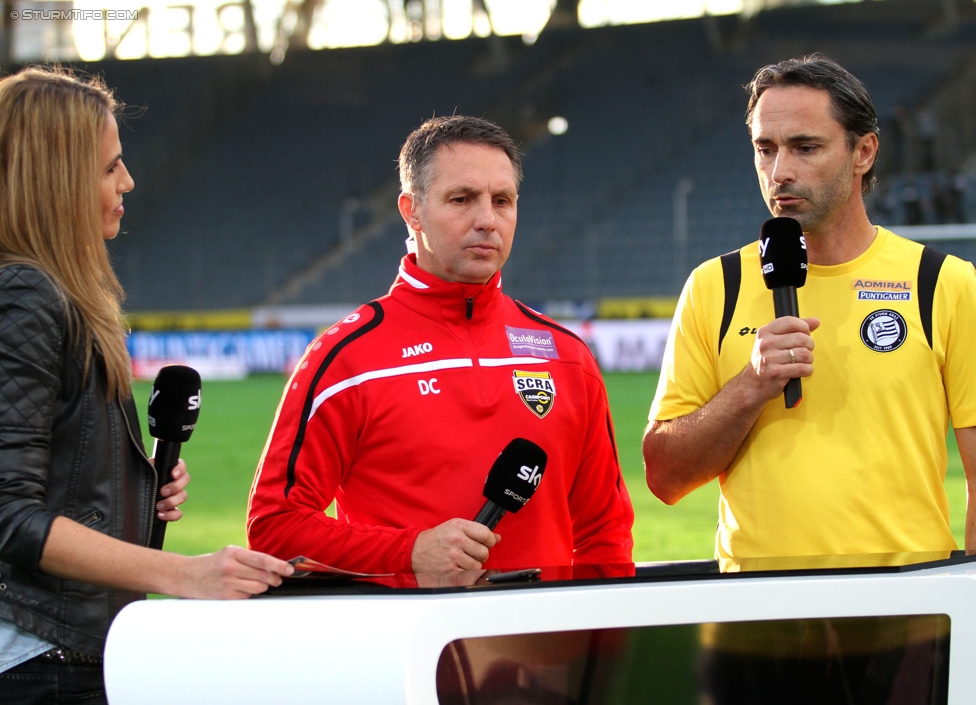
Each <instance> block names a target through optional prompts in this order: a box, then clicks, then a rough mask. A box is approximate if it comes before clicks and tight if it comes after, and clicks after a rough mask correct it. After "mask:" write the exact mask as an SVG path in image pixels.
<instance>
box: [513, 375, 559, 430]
mask: <svg viewBox="0 0 976 705" xmlns="http://www.w3.org/2000/svg"><path fill="white" fill-rule="evenodd" d="M512 383H513V384H514V385H515V393H516V394H518V395H519V397H520V398H521V399H522V401H523V402H525V405H526V406H527V407H529V411H531V412H532V413H533V414H535V415H536V416H538V417H539V418H540V419H541V418H543V417H544V416H545V415H546V414H548V413H549V412H550V411H552V406H553V404H554V403H555V402H556V381H555V380H554V379H553V378H552V375H551V374H549V373H548V372H526V371H523V370H515V371H514V372H513V373H512Z"/></svg>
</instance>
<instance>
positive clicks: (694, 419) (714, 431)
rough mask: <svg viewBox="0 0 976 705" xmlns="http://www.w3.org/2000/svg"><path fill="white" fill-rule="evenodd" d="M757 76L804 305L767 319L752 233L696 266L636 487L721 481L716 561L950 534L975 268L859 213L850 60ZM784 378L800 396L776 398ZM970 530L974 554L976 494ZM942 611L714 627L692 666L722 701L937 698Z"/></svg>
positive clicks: (857, 91) (867, 184) (859, 91)
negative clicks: (796, 385) (796, 249)
mask: <svg viewBox="0 0 976 705" xmlns="http://www.w3.org/2000/svg"><path fill="white" fill-rule="evenodd" d="M747 89H748V90H749V92H750V99H749V106H748V112H747V124H748V126H749V128H750V132H751V137H752V143H753V147H754V153H755V165H756V171H757V173H758V176H759V185H760V188H761V190H762V193H763V197H764V198H765V200H766V203H767V206H768V207H769V210H770V212H771V213H772V214H773V215H774V216H788V217H792V218H794V219H796V220H797V221H799V223H800V225H801V227H802V230H803V235H804V240H805V247H806V250H807V258H808V262H809V264H808V271H807V276H806V283H805V285H804V286H803V287H801V288H800V289H799V290H798V292H797V294H798V295H797V298H798V304H799V306H798V308H799V312H800V316H803V317H797V316H784V317H780V318H775V312H774V307H773V303H772V296H771V294H770V292H769V291H768V290H767V289H766V287H765V285H764V283H763V280H762V274H761V271H762V267H761V264H760V254H759V248H758V243H752V244H751V245H746V246H745V247H743V248H742V249H741V250H740V251H738V252H737V253H730V254H729V255H724V256H723V257H721V258H715V259H713V260H710V261H708V262H705V263H704V264H702V265H701V266H699V267H698V268H697V269H695V271H694V272H692V274H691V276H690V278H689V279H688V282H687V283H686V285H685V288H684V291H683V292H682V295H681V299H680V301H679V304H678V308H677V310H676V312H675V316H674V321H673V323H672V328H671V333H670V336H669V340H668V345H667V349H666V352H665V356H664V362H663V366H662V370H661V378H660V382H659V385H658V389H657V394H656V395H655V398H654V401H653V403H652V405H651V410H650V414H649V421H650V422H649V424H648V427H647V430H646V432H645V435H644V463H645V468H646V473H647V484H648V487H649V488H650V489H651V490H652V491H653V492H654V494H655V495H657V496H658V497H659V498H660V499H661V500H663V501H664V502H666V503H668V504H673V503H675V502H677V501H678V500H679V499H681V497H683V496H684V495H686V494H688V493H689V492H691V491H692V490H694V489H696V488H697V487H700V486H702V485H704V484H706V483H707V482H710V481H711V480H712V479H714V478H716V477H717V478H719V482H720V488H721V498H720V502H719V524H718V531H717V535H716V542H715V553H716V557H717V558H718V559H719V560H720V562H721V563H722V565H723V567H724V568H725V569H727V570H735V569H736V567H737V564H738V562H739V561H740V560H742V559H748V558H761V557H770V556H812V555H813V556H815V555H831V554H859V553H874V554H879V553H894V552H917V551H945V552H948V551H951V550H953V549H955V548H956V543H955V541H954V539H953V536H952V533H951V531H950V528H949V510H948V502H947V498H946V493H945V488H944V480H945V473H946V462H947V452H946V434H947V431H948V426H949V422H950V420H951V422H952V425H953V426H954V428H955V434H956V439H957V441H958V445H959V450H960V454H961V456H962V461H963V465H964V467H965V471H966V479H967V488H968V493H967V497H970V498H971V497H973V492H974V490H976V366H974V364H973V362H972V360H973V355H972V353H971V350H970V348H971V346H972V344H973V341H976V270H974V269H973V265H972V264H971V263H969V262H964V261H962V260H960V259H958V258H956V257H952V256H948V257H947V256H944V255H941V254H940V253H937V252H935V251H934V250H931V249H930V248H923V246H922V245H919V244H917V243H914V242H911V241H908V240H905V239H903V238H901V237H898V236H897V235H895V234H894V233H892V232H889V231H888V230H885V229H884V228H879V227H875V226H874V225H872V224H871V222H870V220H869V219H868V216H867V212H866V210H865V205H864V196H865V195H867V194H868V193H869V192H870V190H871V187H872V185H873V171H874V164H875V159H876V157H877V154H878V125H877V115H876V112H875V109H874V106H873V105H872V103H871V99H870V97H869V96H868V94H867V91H866V90H865V88H864V86H863V85H862V84H861V82H860V81H859V80H858V79H857V78H855V77H854V76H853V75H852V74H850V73H849V72H848V71H846V70H845V69H844V68H842V67H841V66H839V65H838V64H837V63H835V62H833V61H831V60H830V59H827V58H826V57H824V56H822V55H813V56H809V57H803V58H800V59H792V60H788V61H784V62H781V63H779V64H774V65H770V66H767V67H765V68H763V69H760V70H759V71H758V72H757V74H756V76H755V77H754V79H753V81H752V82H751V83H750V84H749V86H747ZM815 342H816V348H815V347H814V343H815ZM796 378H803V400H802V403H800V404H799V406H797V407H795V408H792V409H787V408H786V405H785V404H784V401H783V398H782V396H783V390H784V387H785V386H786V384H787V382H788V381H789V380H790V379H796ZM965 540H966V549H967V551H969V552H976V500H973V499H970V500H969V502H968V506H967V513H966V532H965ZM878 558H881V557H879V556H876V557H875V559H876V560H877V559H878ZM946 630H947V627H946V626H945V625H944V624H943V623H941V622H939V620H938V615H919V616H905V617H899V616H892V617H889V618H885V619H883V620H878V619H866V620H857V619H847V620H829V619H828V620H785V621H779V622H765V623H752V624H750V623H745V624H739V625H736V624H719V625H705V628H704V629H703V635H702V647H703V653H702V661H701V674H700V676H701V681H702V684H703V687H704V689H705V692H706V695H707V697H708V698H709V702H713V703H716V705H721V704H724V703H739V702H749V703H752V704H755V703H770V704H772V703H781V702H842V701H847V702H888V701H887V695H888V694H889V693H892V692H895V691H899V692H907V691H905V690H904V688H905V682H904V681H903V679H906V678H907V679H910V680H911V682H912V684H913V685H912V687H915V686H918V687H920V688H921V691H924V693H925V694H927V695H925V696H924V697H920V698H919V699H918V700H912V702H936V701H937V700H938V697H937V696H936V694H937V693H939V692H940V691H941V692H942V694H943V696H944V692H945V691H944V688H945V686H946V683H947V670H946V664H947V663H948V661H947V653H948V652H947V649H948V635H947V633H946ZM929 696H931V697H929ZM925 697H928V699H925ZM899 702H901V701H899Z"/></svg>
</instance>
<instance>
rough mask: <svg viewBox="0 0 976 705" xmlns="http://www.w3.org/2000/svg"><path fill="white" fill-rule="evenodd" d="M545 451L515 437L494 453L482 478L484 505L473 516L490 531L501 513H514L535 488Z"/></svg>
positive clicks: (530, 496) (539, 477)
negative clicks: (484, 476) (483, 482)
mask: <svg viewBox="0 0 976 705" xmlns="http://www.w3.org/2000/svg"><path fill="white" fill-rule="evenodd" d="M547 459H548V458H547V456H546V452H545V451H544V450H542V448H540V447H539V446H538V445H536V444H535V443H533V442H532V441H527V440H525V439H524V438H516V439H514V440H513V441H512V442H511V443H509V444H508V445H507V446H505V449H504V450H502V452H501V453H499V454H498V457H497V458H495V462H494V463H492V466H491V470H489V471H488V477H487V479H485V490H484V492H483V494H484V496H485V498H486V499H487V500H488V501H487V502H485V506H483V507H482V508H481V511H480V512H478V516H476V517H475V518H474V520H475V521H476V522H478V523H479V524H484V525H485V526H487V527H488V528H489V529H492V530H494V528H495V526H496V525H497V524H498V522H499V521H501V518H502V517H503V516H504V515H505V512H517V511H518V510H519V509H521V508H522V507H524V506H525V504H526V502H528V501H529V500H530V499H531V498H532V495H533V494H535V491H536V489H537V488H538V487H539V481H540V480H541V479H542V473H544V472H545V471H546V461H547Z"/></svg>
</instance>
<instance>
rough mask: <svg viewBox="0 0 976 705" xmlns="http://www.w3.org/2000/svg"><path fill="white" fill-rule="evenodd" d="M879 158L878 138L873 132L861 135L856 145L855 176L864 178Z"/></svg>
mask: <svg viewBox="0 0 976 705" xmlns="http://www.w3.org/2000/svg"><path fill="white" fill-rule="evenodd" d="M877 158H878V136H877V135H876V134H874V133H873V132H867V133H865V134H863V135H861V136H860V137H859V138H858V140H857V143H856V144H855V145H854V175H855V176H859V175H860V176H863V175H864V174H866V173H868V171H870V170H871V167H872V166H874V162H875V160H876V159H877Z"/></svg>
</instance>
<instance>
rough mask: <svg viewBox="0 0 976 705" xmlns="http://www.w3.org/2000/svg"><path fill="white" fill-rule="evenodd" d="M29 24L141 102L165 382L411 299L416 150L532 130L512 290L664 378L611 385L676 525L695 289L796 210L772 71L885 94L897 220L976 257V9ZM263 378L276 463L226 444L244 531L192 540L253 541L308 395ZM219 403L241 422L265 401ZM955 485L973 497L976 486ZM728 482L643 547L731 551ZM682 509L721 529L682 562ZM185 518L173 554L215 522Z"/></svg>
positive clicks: (807, 5) (652, 8)
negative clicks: (441, 134)
mask: <svg viewBox="0 0 976 705" xmlns="http://www.w3.org/2000/svg"><path fill="white" fill-rule="evenodd" d="M2 5H3V17H2V35H0V60H2V61H3V64H4V66H3V69H4V72H5V73H9V72H12V71H15V70H16V69H17V67H18V66H20V65H22V64H24V63H30V62H50V61H59V62H61V63H64V64H70V65H73V66H76V67H78V68H80V69H82V70H85V71H87V72H89V73H95V74H101V75H103V76H104V77H105V80H106V82H107V84H108V85H109V86H111V87H113V88H115V89H117V93H118V95H119V97H120V98H121V99H122V100H124V101H125V102H126V103H127V104H128V106H129V110H128V111H127V112H128V118H127V120H126V126H125V127H123V128H122V130H121V138H122V143H123V149H124V155H125V161H126V163H127V165H128V167H129V170H130V172H131V173H132V174H133V176H134V178H135V181H136V189H135V191H134V192H133V193H131V194H129V195H127V196H126V198H125V207H126V215H125V219H124V221H123V233H122V234H120V236H119V237H118V238H117V239H116V240H115V241H113V242H112V243H111V245H110V247H111V250H112V254H113V257H114V260H115V263H116V269H117V271H118V273H119V276H120V279H121V280H122V283H123V285H124V287H125V289H126V291H127V293H128V300H127V302H126V311H127V315H128V316H129V320H130V324H131V327H132V330H133V334H132V336H131V347H132V350H133V354H134V359H135V361H136V364H137V368H138V369H137V372H138V373H140V374H141V376H143V377H145V378H149V379H151V378H152V376H154V374H155V370H156V369H158V365H160V364H162V363H164V362H167V361H182V362H187V363H188V364H194V365H195V366H197V367H203V368H205V369H201V371H202V372H204V374H205V376H210V377H220V376H230V377H232V376H236V375H244V374H245V373H247V372H248V371H250V372H269V371H270V372H282V371H286V370H288V369H290V366H291V365H292V364H293V362H294V360H295V358H296V357H297V356H298V355H300V354H301V352H302V351H303V350H304V347H305V345H306V344H307V342H308V340H309V339H310V338H311V336H313V335H315V334H316V333H317V332H318V331H319V330H321V329H322V328H323V327H325V326H328V325H330V324H331V323H333V322H335V321H336V320H338V319H339V318H341V317H343V316H344V315H346V314H347V313H348V312H349V311H350V310H351V309H352V308H353V307H355V306H356V305H357V304H359V303H361V302H364V301H367V300H370V299H372V298H375V297H377V296H380V295H382V294H384V293H385V292H386V290H387V289H388V287H389V285H390V283H391V282H392V280H393V277H394V275H395V272H396V267H397V263H398V261H399V258H400V256H401V255H402V253H403V252H404V239H405V236H406V230H405V227H404V225H403V223H402V221H401V220H400V217H399V214H398V213H397V210H396V194H397V192H398V181H397V172H396V157H397V153H398V151H399V147H400V145H401V143H402V141H403V139H404V138H405V136H406V135H407V134H408V133H409V132H410V131H411V130H412V129H414V128H415V127H416V126H417V125H419V124H420V122H422V121H423V120H424V119H425V118H427V117H429V116H431V115H434V114H438V115H442V114H450V113H455V112H457V113H467V114H474V115H481V116H485V117H488V118H490V119H492V120H494V121H496V122H498V123H500V124H501V125H503V126H504V127H505V128H507V129H508V130H509V131H510V132H511V133H512V134H513V135H514V136H515V137H516V139H517V140H518V141H520V143H521V146H522V151H523V152H524V169H525V180H524V182H523V186H522V190H521V194H520V200H519V224H518V230H517V234H516V240H515V248H514V250H513V255H512V258H511V260H510V261H509V263H508V264H507V265H506V267H505V286H506V291H507V292H508V293H509V294H511V295H512V296H514V297H516V298H518V299H521V300H522V301H524V302H526V303H528V304H529V305H531V306H533V307H535V308H537V309H539V310H542V311H544V312H546V313H548V314H550V315H552V316H554V317H556V318H559V319H561V320H563V321H565V322H566V324H567V325H569V326H571V327H575V328H576V329H577V330H579V331H580V332H581V333H583V334H584V335H586V336H588V339H589V340H590V341H592V344H593V346H594V350H595V352H596V353H597V357H598V359H599V360H600V362H601V365H602V366H603V367H604V369H605V371H607V372H608V373H609V374H615V373H616V372H617V371H631V372H639V373H640V376H638V377H634V380H636V381H628V380H624V381H621V380H616V379H615V380H613V381H612V384H611V383H608V387H609V388H610V389H611V394H612V395H614V394H617V395H620V396H618V397H616V399H620V398H622V397H623V395H624V394H626V395H628V399H627V401H625V402H624V401H615V406H614V414H615V420H616V423H617V424H618V426H620V427H621V428H619V429H618V439H619V441H620V444H621V451H622V456H621V459H622V463H623V464H625V465H626V467H625V472H627V474H628V482H629V483H630V484H631V485H632V486H633V487H634V489H633V490H632V494H633V495H634V499H635V505H638V507H637V508H638V524H641V525H642V526H644V527H646V526H647V524H646V523H644V524H642V522H646V521H648V517H652V516H654V515H655V513H659V512H661V511H663V510H665V509H668V508H664V507H663V505H660V503H656V502H655V501H653V497H651V496H650V494H649V493H648V492H646V491H643V492H641V491H640V488H639V485H640V484H641V483H642V480H641V477H640V475H641V473H642V470H641V467H640V451H639V443H640V441H639V439H640V431H641V427H642V426H643V423H644V422H645V421H646V410H647V407H648V405H649V403H650V397H651V395H652V394H653V380H654V378H655V377H654V370H655V367H656V365H657V364H658V363H659V361H660V355H661V352H662V350H663V344H664V338H665V336H666V331H667V324H668V321H669V319H670V316H671V314H672V312H673V308H674V302H675V300H676V297H677V295H678V293H679V292H680V289H681V286H682V284H683V282H684V279H685V278H686V276H687V274H688V272H689V271H690V270H691V268H692V267H693V266H694V265H696V264H697V263H698V262H700V261H702V260H704V259H706V258H708V257H711V256H715V255H718V254H721V253H723V252H727V251H729V250H732V249H734V248H736V247H739V246H740V245H742V244H745V243H748V242H751V241H752V240H754V239H755V238H756V237H757V235H758V231H759V227H760V225H761V224H762V222H763V221H764V220H765V219H767V218H768V217H769V214H768V212H767V210H766V208H765V206H764V204H763V203H762V200H761V198H760V195H759V190H758V188H757V184H756V177H755V173H754V170H753V166H752V154H751V151H752V150H751V145H750V143H749V139H748V132H747V130H746V127H745V124H744V117H743V116H744V110H745V102H746V95H745V92H744V91H743V90H742V86H743V84H745V83H746V82H748V81H749V80H750V79H751V77H752V75H753V73H754V72H755V70H756V69H757V68H759V67H760V66H762V65H764V64H767V63H770V62H774V61H778V60H780V59H783V58H788V57H791V56H797V55H801V54H805V53H810V52H813V51H822V52H825V53H827V54H828V55H830V56H832V57H833V58H835V59H837V60H838V61H840V62H841V63H842V64H843V65H845V66H846V67H847V68H849V69H851V70H852V71H853V72H854V73H855V74H856V75H858V76H859V77H860V78H861V79H862V80H863V81H864V82H865V84H866V85H867V87H868V90H869V91H870V93H871V95H872V97H873V98H874V101H875V104H876V106H877V108H878V111H879V115H880V119H881V129H882V136H881V155H880V163H879V166H878V175H879V185H878V188H877V189H876V191H875V193H873V194H872V196H871V197H870V201H869V206H870V213H871V216H872V218H873V220H874V222H876V223H878V224H883V225H887V226H892V227H893V229H894V230H896V232H899V233H900V234H903V235H906V236H908V237H914V238H918V239H926V240H929V241H931V244H933V245H934V246H935V247H937V248H938V249H941V250H943V251H946V252H950V253H953V254H958V255H960V256H961V257H963V258H965V259H969V260H973V259H974V257H976V2H974V0H861V1H854V2H845V1H843V0H839V1H838V0H834V1H832V2H828V1H826V0H823V1H820V2H817V1H815V0H711V1H705V0H685V1H684V2H682V1H681V0H660V1H658V0H578V1H577V0H303V1H301V2H298V1H292V0H289V1H284V0H251V1H250V2H219V1H218V0H198V1H196V2H190V1H187V0H182V1H180V0H170V1H169V2H167V1H166V0H162V1H155V0H152V1H147V2H143V3H123V2H121V0H120V1H119V2H117V3H115V5H112V3H111V2H107V1H106V0H103V1H102V2H97V3H92V2H3V3H2ZM106 6H108V7H106ZM264 388H265V391H264V392H262V394H263V395H264V396H262V397H261V399H262V400H263V401H262V402H261V407H262V408H261V410H260V412H259V413H258V415H257V421H256V422H255V423H256V424H257V426H258V428H257V430H256V431H251V432H247V433H240V434H239V435H240V436H241V438H245V439H246V440H242V441H233V442H234V443H239V444H250V445H246V447H245V446H244V445H241V446H239V447H237V448H235V453H236V455H237V456H239V457H238V458H237V459H235V460H234V461H233V462H234V463H238V464H239V466H240V467H239V468H237V469H236V470H234V469H233V468H224V467H223V466H224V465H225V464H226V461H228V456H229V452H228V450H227V445H224V446H219V447H215V448H214V449H213V458H212V460H211V459H208V460H205V461H203V462H201V463H200V465H198V467H206V468H208V473H209V472H210V470H209V468H211V467H217V466H219V467H221V470H222V471H226V472H230V471H232V474H231V475H228V474H217V475H215V477H214V479H215V481H217V478H219V484H216V485H215V486H214V494H215V498H214V499H213V504H212V505H211V509H212V511H211V516H212V517H214V518H215V519H216V518H218V516H219V515H220V516H224V517H225V520H226V521H225V523H226V525H227V527H229V528H228V529H227V532H225V533H224V534H220V532H216V533H215V531H214V530H213V529H212V527H211V528H203V529H202V530H201V534H202V535H201V536H200V537H197V539H187V541H188V542H187V543H186V544H182V545H185V546H187V547H188V548H189V549H192V550H207V548H208V547H209V548H216V547H217V546H219V545H221V544H220V543H216V544H214V543H213V542H214V541H218V542H224V541H225V539H226V540H230V541H235V540H236V541H240V540H241V539H240V536H242V534H243V528H242V523H241V521H242V502H243V500H244V497H246V490H247V487H246V485H247V482H248V481H249V478H250V474H251V473H252V472H253V468H254V462H255V461H256V459H257V454H258V453H259V452H260V445H261V443H263V439H264V434H266V432H267V428H268V426H269V425H270V421H271V416H272V413H273V404H274V398H275V397H276V396H277V390H278V389H280V381H278V382H273V383H272V384H270V385H264ZM214 389H215V394H214V398H215V399H216V397H220V396H227V397H228V399H229V401H228V402H227V403H228V410H227V411H226V412H225V413H226V414H228V415H232V414H233V413H234V412H235V411H236V410H241V409H242V407H243V406H246V405H247V404H248V403H249V402H248V399H250V400H251V401H252V402H254V403H257V401H256V399H255V398H254V397H253V396H250V397H249V396H247V394H245V395H244V396H234V395H235V394H236V392H233V391H232V390H231V389H230V388H226V389H224V388H222V387H215V388H214ZM267 389H270V391H267ZM614 390H621V391H619V392H615V391H614ZM145 392H146V390H145V389H142V388H141V389H140V391H139V393H145ZM249 393H250V392H249ZM252 394H253V393H252ZM618 404H619V405H620V406H617V405H618ZM618 409H619V410H620V411H618ZM215 411H216V409H215ZM209 413H213V412H208V411H205V412H204V415H203V417H202V418H201V424H202V428H203V427H204V425H205V424H206V423H210V422H208V420H207V419H208V414H209ZM631 417H632V418H631ZM210 418H212V417H210ZM228 423H229V424H231V425H235V424H237V422H235V421H229V422H228ZM237 425H239V424H237ZM214 430H215V431H216V429H214ZM234 430H235V431H238V432H240V431H241V429H237V428H235V429H234ZM221 434H223V432H221ZM218 435H219V434H218ZM204 446H205V442H204V440H203V439H201V440H200V441H194V443H191V444H188V446H187V448H186V451H187V452H186V453H185V455H186V456H190V455H192V453H191V449H193V448H194V447H197V448H200V452H201V453H202V452H203V447H204ZM192 452H197V451H192ZM235 467H236V466H235ZM953 473H955V475H953ZM950 475H951V476H954V477H955V480H954V482H956V483H957V484H956V486H955V490H954V493H955V494H958V495H960V496H958V497H955V499H954V501H955V502H957V504H956V505H954V506H964V504H962V503H963V502H964V497H963V496H962V495H961V494H960V493H962V485H961V484H958V483H959V477H961V470H960V469H959V468H956V469H955V470H953V468H952V467H950ZM243 476H246V477H247V479H244V477H243ZM198 477H200V478H201V480H202V481H203V482H206V480H205V479H203V478H204V477H205V474H204V473H202V472H201V473H200V475H198ZM713 485H714V483H713ZM195 487H197V490H196V492H197V494H196V495H194V496H195V498H196V499H195V501H200V499H199V498H200V497H201V494H200V490H201V489H204V488H205V487H206V485H203V486H201V485H200V484H199V482H197V481H195ZM231 487H233V488H234V489H233V491H232V492H230V494H228V493H227V492H228V488H231ZM238 490H239V491H238ZM701 492H702V491H699V493H701ZM716 492H717V490H715V488H714V486H713V487H711V488H710V489H707V491H706V496H705V497H704V498H702V499H700V500H692V499H687V500H684V501H683V502H682V504H681V505H679V507H688V506H689V505H690V507H691V509H690V510H688V509H680V510H679V509H678V508H674V509H671V510H669V511H671V513H670V514H668V518H667V521H669V522H670V524H669V532H658V533H659V534H660V535H659V536H657V537H656V538H655V539H654V541H656V542H657V543H654V544H653V545H651V544H650V543H646V542H645V543H641V542H642V540H644V539H642V538H641V537H640V536H639V537H638V552H637V554H636V555H637V557H638V558H639V559H641V560H648V559H652V558H672V557H680V558H689V557H708V556H709V555H710V541H711V539H710V535H711V533H712V531H713V530H714V516H715V515H714V512H715V509H714V507H715V504H714V496H715V494H716ZM694 494H695V493H693V495H694ZM204 496H206V493H204ZM204 501H209V500H204ZM696 502H697V504H696ZM675 510H678V511H677V513H675ZM681 511H690V512H691V513H690V514H685V515H682V514H681ZM221 512H223V515H221ZM696 512H697V513H696ZM662 516H663V515H662ZM681 516H685V517H687V521H688V524H689V526H691V525H693V526H694V528H693V529H689V531H690V532H692V533H694V532H697V534H696V535H695V537H694V538H693V539H692V540H691V541H690V542H689V543H687V544H680V543H679V545H677V546H675V547H667V546H663V545H662V544H661V543H660V542H661V541H665V540H673V538H674V535H675V533H676V532H675V526H676V522H680V521H681V519H680V517H681ZM955 516H956V517H958V521H959V522H961V520H962V515H961V513H956V514H955ZM954 523H955V522H954ZM181 525H185V526H180V527H175V528H178V529H179V530H178V531H172V532H170V533H169V534H168V542H169V541H180V540H181V539H180V537H181V536H184V535H185V534H183V533H182V532H187V531H191V530H192V525H191V523H190V522H181ZM960 527H961V524H960ZM635 531H636V527H635ZM960 531H961V529H960ZM235 532H236V533H235ZM646 533H648V534H651V533H654V532H651V531H648V532H646ZM187 535H188V534H187ZM960 535H961V533H960ZM669 536H670V538H669ZM647 540H648V541H649V540H650V539H647ZM194 541H196V542H194ZM689 546H693V547H692V548H690V549H689ZM177 548H179V546H177Z"/></svg>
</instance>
